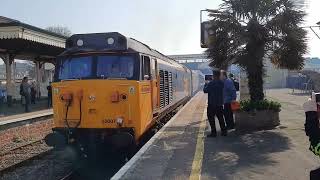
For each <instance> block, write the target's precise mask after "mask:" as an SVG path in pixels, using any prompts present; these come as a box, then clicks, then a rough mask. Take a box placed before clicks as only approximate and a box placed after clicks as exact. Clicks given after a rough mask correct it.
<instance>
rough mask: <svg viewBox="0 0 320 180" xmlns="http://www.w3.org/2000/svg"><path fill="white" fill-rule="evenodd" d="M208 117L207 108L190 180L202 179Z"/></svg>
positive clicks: (199, 134)
mask: <svg viewBox="0 0 320 180" xmlns="http://www.w3.org/2000/svg"><path fill="white" fill-rule="evenodd" d="M206 115H207V108H205V110H204V112H203V115H202V119H201V123H200V127H199V132H198V138H197V145H196V151H195V153H194V157H193V162H192V170H191V174H190V177H189V180H199V179H201V169H202V160H203V152H204V132H205V128H206V118H205V117H206Z"/></svg>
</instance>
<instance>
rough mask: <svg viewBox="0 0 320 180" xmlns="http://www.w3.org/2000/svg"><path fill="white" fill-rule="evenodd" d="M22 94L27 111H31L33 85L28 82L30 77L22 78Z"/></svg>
mask: <svg viewBox="0 0 320 180" xmlns="http://www.w3.org/2000/svg"><path fill="white" fill-rule="evenodd" d="M20 95H21V96H22V97H23V98H24V99H25V112H30V108H29V106H30V99H31V86H30V84H29V82H28V77H24V78H23V79H22V83H21V85H20Z"/></svg>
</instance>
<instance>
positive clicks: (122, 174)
mask: <svg viewBox="0 0 320 180" xmlns="http://www.w3.org/2000/svg"><path fill="white" fill-rule="evenodd" d="M281 93H282V94H283V95H287V96H290V94H287V92H286V91H284V92H282V91H281V92H278V91H275V92H270V93H268V94H270V95H273V96H274V97H271V98H272V99H277V100H278V101H280V102H281V103H282V104H284V105H283V108H282V111H281V113H280V119H281V124H282V125H281V126H280V127H278V128H276V129H273V130H265V131H258V132H252V133H247V134H240V133H238V132H236V131H234V130H233V131H229V133H228V136H227V137H222V136H219V135H218V137H216V138H207V137H206V134H208V133H209V132H210V131H209V130H210V128H209V125H208V123H207V116H206V104H207V103H206V102H207V101H206V99H207V96H206V95H205V94H203V93H202V92H199V93H198V94H196V95H195V96H194V97H193V98H192V99H191V100H190V101H189V102H188V103H187V104H186V105H185V106H184V107H183V108H182V109H181V110H180V111H179V112H178V113H177V114H176V115H175V116H174V117H173V118H172V119H171V120H170V121H169V122H168V123H167V124H166V125H165V126H164V127H163V128H162V129H161V130H160V131H159V133H157V134H156V135H155V136H154V137H153V138H152V139H151V140H150V141H148V143H147V144H146V145H145V146H144V147H143V148H142V149H141V150H140V151H139V152H138V153H137V154H136V155H135V156H134V157H133V158H131V159H130V161H128V162H127V163H126V165H124V166H123V167H122V168H121V169H120V170H119V171H118V172H117V173H116V174H115V175H114V176H113V177H112V179H114V180H115V179H130V180H132V179H179V180H180V179H181V180H185V179H203V180H206V179H219V180H242V179H243V180H248V179H254V180H269V179H274V180H278V179H280V180H287V179H290V180H301V179H309V173H310V171H311V170H313V169H316V168H318V167H319V165H320V161H319V158H318V157H316V156H314V155H313V154H312V153H311V152H310V151H309V150H308V147H309V144H308V138H307V137H306V136H305V133H304V131H303V123H304V113H303V112H301V110H300V108H301V107H298V106H297V105H296V104H294V103H293V102H287V101H295V98H294V97H291V98H289V99H284V98H280V99H278V98H277V97H278V96H282V94H281ZM293 109H296V111H294V110H293ZM216 124H217V122H216ZM218 127H219V126H218V125H217V128H218ZM218 132H219V130H218ZM218 134H220V133H218Z"/></svg>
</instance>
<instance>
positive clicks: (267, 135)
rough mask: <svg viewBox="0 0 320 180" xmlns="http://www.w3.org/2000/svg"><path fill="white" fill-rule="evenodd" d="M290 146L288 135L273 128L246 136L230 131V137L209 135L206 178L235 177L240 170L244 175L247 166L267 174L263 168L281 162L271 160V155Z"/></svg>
mask: <svg viewBox="0 0 320 180" xmlns="http://www.w3.org/2000/svg"><path fill="white" fill-rule="evenodd" d="M289 146H290V142H289V139H288V138H287V137H285V136H283V135H281V134H280V133H277V132H272V131H261V132H255V133H252V134H244V135H237V134H235V133H229V136H227V137H217V138H206V139H205V141H204V155H203V165H202V168H203V169H202V179H212V178H216V179H233V178H235V177H237V173H238V172H240V171H241V174H242V173H243V171H246V170H247V169H250V171H252V170H253V171H255V173H259V171H262V172H261V173H262V174H263V169H264V168H263V167H268V166H272V165H274V164H276V163H278V162H276V161H274V160H272V159H271V157H270V154H272V153H277V152H282V151H285V150H288V149H289ZM248 171H249V170H248ZM249 174H250V173H249ZM247 178H248V179H250V177H247Z"/></svg>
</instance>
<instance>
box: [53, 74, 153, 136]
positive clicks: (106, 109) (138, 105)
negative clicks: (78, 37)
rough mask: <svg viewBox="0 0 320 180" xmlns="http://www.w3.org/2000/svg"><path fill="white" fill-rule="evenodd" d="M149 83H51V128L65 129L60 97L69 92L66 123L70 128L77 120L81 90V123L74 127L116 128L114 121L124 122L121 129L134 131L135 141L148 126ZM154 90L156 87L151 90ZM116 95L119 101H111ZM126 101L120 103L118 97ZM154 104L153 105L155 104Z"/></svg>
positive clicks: (63, 104)
mask: <svg viewBox="0 0 320 180" xmlns="http://www.w3.org/2000/svg"><path fill="white" fill-rule="evenodd" d="M151 84H154V85H155V84H156V83H151V82H150V81H142V82H139V81H134V80H103V79H100V80H98V79H97V80H76V81H64V82H56V83H53V84H52V94H53V110H54V126H55V127H62V128H65V127H66V122H65V115H66V102H65V101H62V100H61V95H63V94H65V93H69V94H70V93H71V94H72V95H73V100H72V104H71V106H70V107H69V112H68V118H67V119H68V123H69V125H70V127H74V126H75V125H76V124H77V123H78V122H79V118H80V98H79V95H78V94H79V92H81V91H82V94H83V95H82V103H81V105H82V107H81V110H82V121H81V124H80V126H79V127H78V128H119V126H118V125H117V123H116V118H118V117H121V118H123V119H124V123H123V125H122V126H121V127H122V128H124V127H126V128H134V132H135V139H136V140H137V139H139V137H140V136H141V135H142V134H143V133H144V132H145V131H146V130H147V128H148V127H149V126H150V125H151V124H152V117H153V109H152V107H153V103H154V102H153V101H152V98H151V92H152V89H153V88H152V87H151ZM154 88H156V87H154ZM115 92H118V93H119V95H120V98H119V100H120V101H119V102H112V101H111V95H112V94H113V93H115ZM122 94H123V95H126V96H127V99H125V100H122V99H121V95H122ZM156 103H157V102H156Z"/></svg>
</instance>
